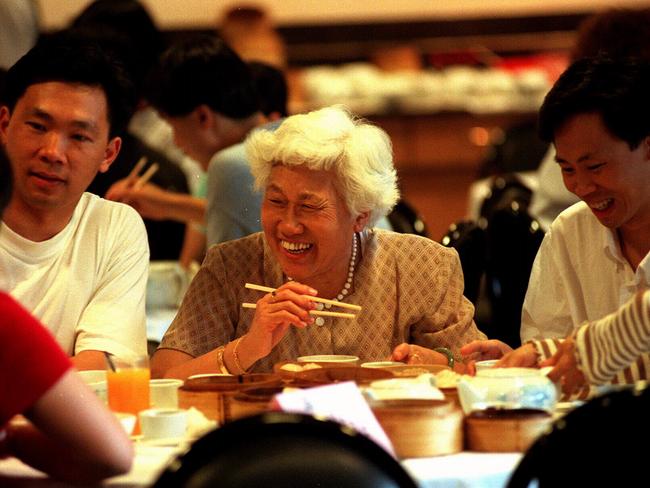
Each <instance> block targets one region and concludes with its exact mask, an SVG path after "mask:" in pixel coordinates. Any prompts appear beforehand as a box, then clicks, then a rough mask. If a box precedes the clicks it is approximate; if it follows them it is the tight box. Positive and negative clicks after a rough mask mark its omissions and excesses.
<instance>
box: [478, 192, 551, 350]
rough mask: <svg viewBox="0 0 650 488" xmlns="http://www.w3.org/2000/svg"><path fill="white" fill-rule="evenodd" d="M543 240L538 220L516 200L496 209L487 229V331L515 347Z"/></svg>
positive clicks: (517, 345) (494, 337) (490, 335)
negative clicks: (531, 276)
mask: <svg viewBox="0 0 650 488" xmlns="http://www.w3.org/2000/svg"><path fill="white" fill-rule="evenodd" d="M543 238H544V231H543V230H542V229H541V227H540V226H539V224H538V223H537V221H536V220H535V219H533V218H532V217H531V216H530V215H529V214H528V212H527V211H526V209H525V208H522V207H520V206H519V205H517V202H516V201H513V202H512V205H511V206H510V207H506V208H501V209H499V210H495V211H494V212H493V213H492V216H491V218H490V220H489V223H488V226H487V257H486V266H485V283H486V294H487V297H488V300H489V302H490V307H491V316H490V324H489V325H488V326H484V327H483V332H485V333H486V334H487V335H488V337H490V338H492V339H500V340H502V341H503V342H505V343H506V344H508V345H510V346H511V347H513V348H514V347H519V346H520V345H521V339H520V334H519V331H520V328H521V310H522V306H523V303H524V298H525V296H526V290H527V289H528V280H529V278H530V270H531V268H532V266H533V261H534V260H535V256H536V255H537V250H538V249H539V246H540V244H541V243H542V239H543Z"/></svg>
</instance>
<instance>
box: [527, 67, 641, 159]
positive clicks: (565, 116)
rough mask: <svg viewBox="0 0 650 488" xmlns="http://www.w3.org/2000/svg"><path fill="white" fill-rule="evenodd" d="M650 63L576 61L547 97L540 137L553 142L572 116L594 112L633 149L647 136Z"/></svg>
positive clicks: (542, 114) (542, 111)
mask: <svg viewBox="0 0 650 488" xmlns="http://www.w3.org/2000/svg"><path fill="white" fill-rule="evenodd" d="M649 87H650V64H648V62H646V61H640V60H638V59H634V58H619V59H611V58H609V57H605V56H596V57H591V58H583V59H580V60H578V61H575V62H574V63H573V64H571V65H570V66H569V68H567V70H566V71H565V72H564V73H562V75H561V76H560V78H559V79H558V80H557V82H556V83H555V85H554V86H553V88H552V89H551V91H550V92H549V93H548V94H547V95H546V98H545V99H544V103H543V104H542V107H541V109H540V112H539V134H540V137H541V138H542V139H543V140H544V141H547V142H553V141H554V139H555V134H556V132H557V131H558V130H559V129H561V127H562V126H563V125H564V124H565V123H566V122H567V121H568V120H569V119H570V118H571V117H574V116H575V115H579V114H585V113H597V114H600V116H601V117H602V120H603V123H604V124H605V127H606V128H607V130H608V131H609V132H610V133H611V134H612V135H613V136H615V137H617V138H619V139H621V140H623V141H625V142H627V144H628V146H629V147H630V149H632V150H633V149H635V148H637V147H638V146H639V144H640V143H641V142H642V141H643V139H644V138H645V137H646V136H647V135H649V134H650V116H648V114H649V113H650V89H649Z"/></svg>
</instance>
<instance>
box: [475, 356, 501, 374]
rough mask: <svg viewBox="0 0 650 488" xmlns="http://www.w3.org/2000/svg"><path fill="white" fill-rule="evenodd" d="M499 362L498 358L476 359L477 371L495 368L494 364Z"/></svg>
mask: <svg viewBox="0 0 650 488" xmlns="http://www.w3.org/2000/svg"><path fill="white" fill-rule="evenodd" d="M498 362H499V360H498V359H487V360H485V361H476V363H474V366H476V372H477V373H478V372H479V371H482V370H484V369H490V368H493V367H494V365H495V364H496V363H498Z"/></svg>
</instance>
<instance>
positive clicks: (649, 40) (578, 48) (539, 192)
mask: <svg viewBox="0 0 650 488" xmlns="http://www.w3.org/2000/svg"><path fill="white" fill-rule="evenodd" d="M649 24H650V8H644V9H624V8H615V9H608V10H605V11H603V12H599V13H597V14H594V15H592V16H590V17H587V18H586V19H585V20H584V21H583V22H582V23H581V24H580V26H579V27H578V32H577V39H576V43H575V46H574V47H573V50H572V52H571V59H572V60H574V61H575V60H578V59H581V58H584V57H593V56H596V55H598V54H607V55H608V56H610V57H612V58H622V57H629V56H635V57H638V58H640V59H645V60H649V61H650V29H648V25H649ZM537 181H538V185H537V186H536V188H535V189H534V190H533V193H532V197H531V203H530V207H529V211H530V213H531V215H532V216H533V217H535V218H536V219H537V220H538V222H539V223H540V225H541V226H542V228H543V229H544V230H547V229H548V228H549V227H550V225H551V223H552V222H553V220H555V218H556V217H557V216H558V215H559V214H560V212H562V211H563V210H565V209H567V208H569V207H570V206H571V205H573V204H574V203H576V202H578V201H579V198H578V197H576V196H575V195H574V194H573V193H571V192H570V191H569V190H567V189H566V188H565V186H564V184H563V182H562V173H561V171H560V169H559V168H558V164H557V162H556V161H555V148H554V147H553V146H552V145H551V146H550V147H549V149H548V150H547V151H546V155H545V156H544V158H543V160H542V162H541V163H540V165H539V168H538V170H537Z"/></svg>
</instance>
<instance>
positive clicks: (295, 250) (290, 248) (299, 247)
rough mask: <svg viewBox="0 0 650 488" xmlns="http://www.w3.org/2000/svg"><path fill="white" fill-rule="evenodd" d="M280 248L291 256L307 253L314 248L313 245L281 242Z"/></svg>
mask: <svg viewBox="0 0 650 488" xmlns="http://www.w3.org/2000/svg"><path fill="white" fill-rule="evenodd" d="M280 247H282V249H284V250H285V251H287V252H289V253H291V254H301V253H304V252H307V251H309V250H310V249H311V248H312V247H314V245H313V244H307V243H303V242H289V241H284V240H281V241H280Z"/></svg>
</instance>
